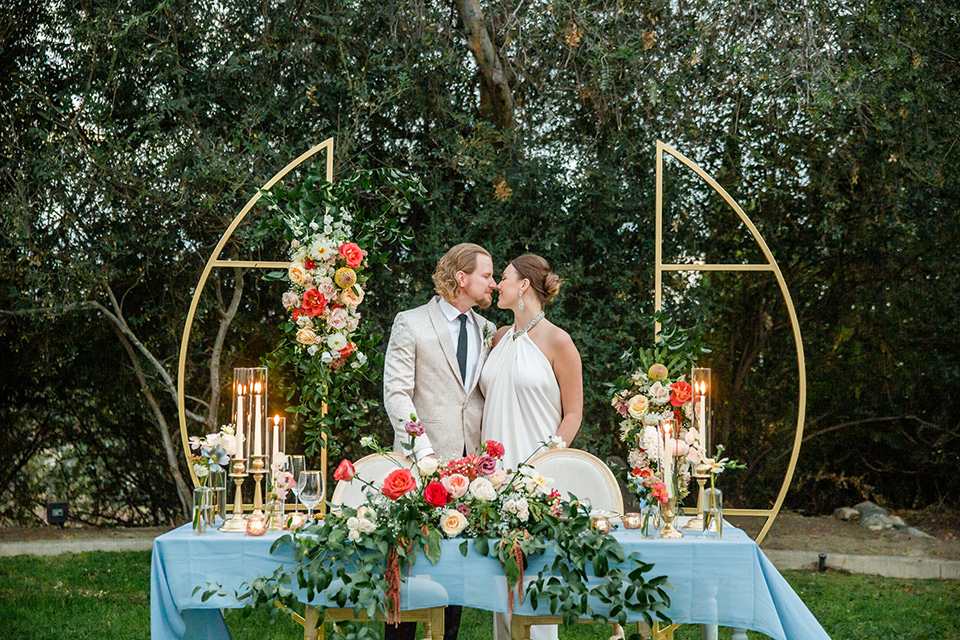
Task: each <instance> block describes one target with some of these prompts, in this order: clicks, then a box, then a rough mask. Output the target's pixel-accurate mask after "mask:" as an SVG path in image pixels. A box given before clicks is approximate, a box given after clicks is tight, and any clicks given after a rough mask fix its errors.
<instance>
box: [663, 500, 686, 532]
mask: <svg viewBox="0 0 960 640" xmlns="http://www.w3.org/2000/svg"><path fill="white" fill-rule="evenodd" d="M676 508H677V498H676V496H674V497H672V498H670V499H669V500H667V504H666V509H664V510H663V514H662V517H663V526H662V527H660V537H661V538H682V537H683V533H682V532H681V531H679V530H678V529H677V528H676V527H674V526H673V519H674V518H675V517H676V515H675V514H676V511H675V509H676Z"/></svg>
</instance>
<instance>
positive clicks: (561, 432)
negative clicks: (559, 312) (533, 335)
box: [552, 330, 583, 446]
mask: <svg viewBox="0 0 960 640" xmlns="http://www.w3.org/2000/svg"><path fill="white" fill-rule="evenodd" d="M557 334H558V335H557V338H555V339H554V340H553V341H552V342H553V349H552V351H553V358H552V364H553V373H554V375H556V376H557V382H558V383H559V385H560V405H561V408H562V410H563V419H562V420H561V421H560V427H559V428H558V429H557V435H558V436H560V437H561V438H563V441H564V442H566V443H567V445H568V446H569V445H570V443H571V442H573V439H574V437H576V435H577V432H578V431H579V430H580V422H581V421H582V420H583V368H582V366H581V364H580V352H579V351H577V347H576V345H574V344H573V340H572V339H571V338H570V336H569V335H568V334H567V332H566V331H563V330H560V331H558V332H557Z"/></svg>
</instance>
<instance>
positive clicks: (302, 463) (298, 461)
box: [287, 456, 307, 513]
mask: <svg viewBox="0 0 960 640" xmlns="http://www.w3.org/2000/svg"><path fill="white" fill-rule="evenodd" d="M306 468H307V459H306V458H305V457H304V456H287V471H289V472H290V474H291V475H292V476H293V480H294V482H295V484H294V485H293V488H291V489H290V491H291V492H292V493H293V497H294V498H295V499H296V501H295V503H294V510H293V512H294V513H300V486H301V485H300V474H301V473H303V472H304V470H305V469H306Z"/></svg>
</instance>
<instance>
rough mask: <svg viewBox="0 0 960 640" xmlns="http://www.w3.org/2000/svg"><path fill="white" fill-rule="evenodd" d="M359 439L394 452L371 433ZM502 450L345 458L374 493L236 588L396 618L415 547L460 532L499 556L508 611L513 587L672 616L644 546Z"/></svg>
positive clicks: (413, 423) (568, 615) (534, 596)
mask: <svg viewBox="0 0 960 640" xmlns="http://www.w3.org/2000/svg"><path fill="white" fill-rule="evenodd" d="M405 427H406V431H407V433H409V434H410V435H411V438H410V442H408V443H407V444H406V445H405V446H407V447H408V451H411V452H412V439H413V437H414V436H416V435H418V434H419V433H420V432H421V430H422V429H423V426H422V425H421V424H420V423H419V421H418V420H417V419H416V417H411V420H410V421H409V422H408V423H407V424H406V425H405ZM363 444H364V445H365V446H367V447H369V448H372V449H373V450H374V451H378V452H380V453H386V451H385V450H384V449H382V448H380V447H379V446H378V445H377V444H376V442H375V441H373V439H372V438H365V439H364V443H363ZM544 446H548V445H546V444H545V445H544ZM503 453H504V449H503V445H502V444H500V443H498V442H494V441H487V442H484V443H483V444H482V445H481V448H480V450H479V451H478V452H477V453H475V454H471V455H467V456H464V457H462V458H458V459H455V460H450V461H438V460H437V459H435V458H432V457H429V458H423V459H419V460H416V461H415V462H414V463H410V464H409V465H404V464H398V466H397V468H396V469H394V470H392V471H390V473H388V474H387V475H386V476H385V477H384V478H382V479H368V478H361V477H360V476H358V475H357V472H356V470H355V468H354V467H353V464H352V463H351V462H350V461H348V460H344V461H343V462H341V463H340V465H339V467H338V468H337V470H336V473H335V474H334V477H335V478H336V479H337V480H343V481H350V480H355V479H356V480H361V481H362V482H364V484H366V489H365V491H366V497H367V501H366V503H365V504H364V505H362V506H359V507H357V508H352V507H349V506H346V505H344V506H342V507H338V508H335V509H334V510H332V511H331V513H330V514H329V515H327V517H326V518H325V519H324V520H323V521H322V522H321V523H318V524H315V525H311V526H308V527H305V528H303V529H301V530H298V531H296V532H294V533H292V534H289V535H285V536H283V537H281V538H280V539H279V540H277V542H276V543H275V545H274V548H277V547H279V546H281V545H292V546H293V547H294V549H295V563H296V564H295V566H294V567H292V568H281V569H278V570H277V571H276V572H275V573H274V574H273V575H272V576H265V577H262V578H259V579H257V580H255V581H254V582H252V583H251V584H249V585H246V586H247V589H246V591H244V592H243V593H239V594H237V597H238V598H239V599H241V600H242V601H246V602H247V603H249V604H250V605H251V606H266V607H273V606H274V603H275V602H280V603H281V604H282V606H284V607H293V606H294V605H295V604H296V598H295V596H294V594H293V591H292V589H293V588H299V589H305V590H306V591H307V594H308V597H312V596H313V594H314V593H318V592H321V591H324V592H326V594H327V596H328V597H329V599H330V600H332V601H333V602H335V603H337V604H338V606H341V607H344V606H347V605H348V604H351V605H353V607H354V610H355V611H356V613H358V614H359V613H361V612H364V611H365V612H366V613H367V615H368V616H370V617H373V616H375V615H380V616H382V617H384V618H386V619H387V620H388V622H397V621H399V596H400V589H401V588H402V583H403V576H404V575H405V574H406V573H407V572H408V570H409V568H410V567H411V566H412V565H413V564H414V563H415V562H416V561H417V558H418V556H420V555H422V556H424V557H426V558H427V560H428V561H430V562H433V563H436V562H437V561H438V560H439V558H440V554H441V549H442V546H443V545H442V541H443V540H444V539H455V538H462V539H463V541H462V542H461V543H460V545H459V550H460V552H461V553H462V554H463V555H464V556H466V555H467V554H468V553H469V550H470V546H471V545H472V547H473V548H474V550H475V551H476V552H477V553H479V554H480V555H482V556H488V557H491V558H495V559H496V560H497V561H498V562H499V565H500V566H501V567H502V568H503V571H504V573H505V575H506V578H507V584H508V591H509V594H510V595H509V601H508V608H509V609H510V610H512V609H513V600H514V595H516V596H518V597H519V599H520V602H521V603H522V602H523V601H524V598H525V597H527V598H530V600H531V604H532V605H533V606H534V607H535V608H536V607H537V605H538V603H546V604H547V605H548V606H549V609H550V611H551V615H557V616H562V617H563V618H564V622H565V623H567V624H573V623H574V622H575V621H576V620H577V619H578V618H580V617H583V616H592V615H594V611H593V609H592V607H591V605H590V603H589V599H590V598H595V599H597V600H598V601H601V602H604V603H605V604H607V605H608V606H609V607H610V611H611V612H615V613H614V614H613V615H612V618H616V619H618V620H619V621H620V622H621V624H624V623H626V615H627V611H628V610H629V611H634V612H637V613H639V614H641V615H642V616H643V617H644V619H645V620H647V622H649V623H652V622H653V620H654V618H656V619H657V620H661V621H667V618H666V616H665V615H664V611H665V610H666V608H667V607H668V606H669V597H668V596H667V594H666V591H665V589H667V588H669V585H668V583H667V581H666V577H664V576H661V577H656V578H652V579H649V580H648V579H645V577H644V575H643V574H645V573H648V572H649V571H650V570H651V569H652V568H653V565H650V564H645V563H642V562H640V560H639V558H638V557H637V556H636V554H631V555H630V556H627V555H626V554H625V553H624V551H623V549H622V547H621V546H620V544H619V543H618V542H617V540H616V538H614V537H612V536H606V535H603V533H601V532H600V531H597V530H596V529H594V528H593V527H592V526H591V522H590V518H589V515H588V512H587V509H586V508H585V507H584V506H582V505H580V504H579V503H577V502H575V501H571V500H567V499H564V498H562V497H561V496H560V494H559V492H558V491H556V490H555V489H554V488H553V487H552V486H551V484H552V480H551V479H550V478H546V477H544V476H542V475H541V474H539V473H538V472H537V471H536V470H535V469H534V468H533V467H530V466H529V465H527V464H525V463H523V464H521V465H520V468H519V470H518V471H516V472H510V473H506V472H504V471H503V470H502V469H501V468H500V464H499V460H500V458H501V457H502V456H503ZM381 480H382V483H381ZM547 549H551V550H553V551H554V552H555V553H556V556H555V558H554V560H553V562H551V563H550V564H548V565H547V566H546V567H544V568H543V569H542V570H541V571H540V572H539V573H538V574H537V577H536V578H535V579H533V580H528V581H526V588H523V586H522V585H524V584H525V581H524V570H525V567H526V564H527V563H526V559H527V558H528V557H531V556H533V555H538V554H541V553H543V552H544V551H545V550H547ZM346 567H350V570H349V573H348V572H347V571H346V569H345V568H346ZM588 570H592V575H588ZM594 577H597V578H603V580H600V581H596V580H594V579H593V578H594ZM335 580H339V581H340V582H339V583H338V584H335V583H334V581H335ZM591 581H592V582H593V584H594V585H595V586H591ZM598 582H599V584H598ZM628 585H629V588H626V589H624V587H626V586H628ZM198 589H199V588H198ZM214 592H215V590H210V591H208V592H207V593H209V594H212V593H214ZM321 615H322V613H321ZM348 633H353V632H348ZM356 633H361V632H359V631H358V632H356ZM353 637H359V636H353Z"/></svg>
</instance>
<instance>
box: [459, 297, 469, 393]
mask: <svg viewBox="0 0 960 640" xmlns="http://www.w3.org/2000/svg"><path fill="white" fill-rule="evenodd" d="M457 320H459V321H460V338H459V339H458V340H457V363H458V364H459V365H460V379H461V380H463V386H467V314H465V313H461V314H460V315H459V316H457Z"/></svg>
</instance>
